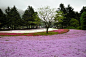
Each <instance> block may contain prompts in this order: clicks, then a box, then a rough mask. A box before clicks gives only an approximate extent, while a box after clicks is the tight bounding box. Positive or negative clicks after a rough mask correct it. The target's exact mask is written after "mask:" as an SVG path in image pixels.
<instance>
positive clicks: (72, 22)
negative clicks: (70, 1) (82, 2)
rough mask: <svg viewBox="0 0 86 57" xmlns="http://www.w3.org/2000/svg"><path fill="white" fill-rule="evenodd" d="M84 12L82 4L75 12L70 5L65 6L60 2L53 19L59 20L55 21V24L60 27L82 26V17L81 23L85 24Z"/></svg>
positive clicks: (85, 10) (85, 8) (84, 8)
mask: <svg viewBox="0 0 86 57" xmlns="http://www.w3.org/2000/svg"><path fill="white" fill-rule="evenodd" d="M85 13H86V6H83V8H82V9H81V11H80V12H79V13H78V12H75V11H74V9H73V8H72V7H71V6H70V5H68V6H67V7H65V6H64V4H62V3H61V4H60V6H59V8H58V9H57V15H56V18H55V20H59V19H60V20H59V21H58V22H56V23H55V25H56V26H57V27H59V26H60V28H82V22H83V21H82V19H84V24H83V25H86V24H85V21H86V17H85V16H86V15H85ZM59 15H61V16H59ZM82 16H83V17H82ZM57 24H59V25H57ZM82 29H83V28H82ZM85 29H86V28H85Z"/></svg>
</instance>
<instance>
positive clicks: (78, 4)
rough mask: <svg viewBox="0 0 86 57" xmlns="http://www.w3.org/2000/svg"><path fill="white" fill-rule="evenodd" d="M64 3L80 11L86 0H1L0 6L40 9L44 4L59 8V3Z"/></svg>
mask: <svg viewBox="0 0 86 57" xmlns="http://www.w3.org/2000/svg"><path fill="white" fill-rule="evenodd" d="M60 3H63V4H64V5H65V7H67V5H68V4H70V6H72V7H73V8H74V11H78V12H79V11H80V10H81V9H82V7H83V6H86V0H0V8H2V7H5V8H7V7H8V6H9V7H13V6H14V5H15V6H16V7H17V9H22V10H25V9H26V8H27V7H28V6H29V5H30V6H32V7H33V8H34V9H38V8H40V7H43V6H50V7H51V8H58V7H59V4H60Z"/></svg>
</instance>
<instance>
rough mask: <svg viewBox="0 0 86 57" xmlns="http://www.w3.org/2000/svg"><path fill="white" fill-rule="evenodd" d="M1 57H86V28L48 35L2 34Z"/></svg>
mask: <svg viewBox="0 0 86 57" xmlns="http://www.w3.org/2000/svg"><path fill="white" fill-rule="evenodd" d="M0 57H86V30H74V29H70V30H69V32H67V33H63V34H56V35H48V36H44V35H43V36H29V37H28V36H0Z"/></svg>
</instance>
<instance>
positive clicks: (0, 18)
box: [0, 9, 6, 28]
mask: <svg viewBox="0 0 86 57" xmlns="http://www.w3.org/2000/svg"><path fill="white" fill-rule="evenodd" d="M5 24H6V15H5V14H4V13H3V11H2V10H1V9H0V28H1V27H3V26H5Z"/></svg>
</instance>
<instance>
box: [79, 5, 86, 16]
mask: <svg viewBox="0 0 86 57" xmlns="http://www.w3.org/2000/svg"><path fill="white" fill-rule="evenodd" d="M83 12H86V6H83V8H82V9H81V11H80V15H81V14H82V13H83Z"/></svg>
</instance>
